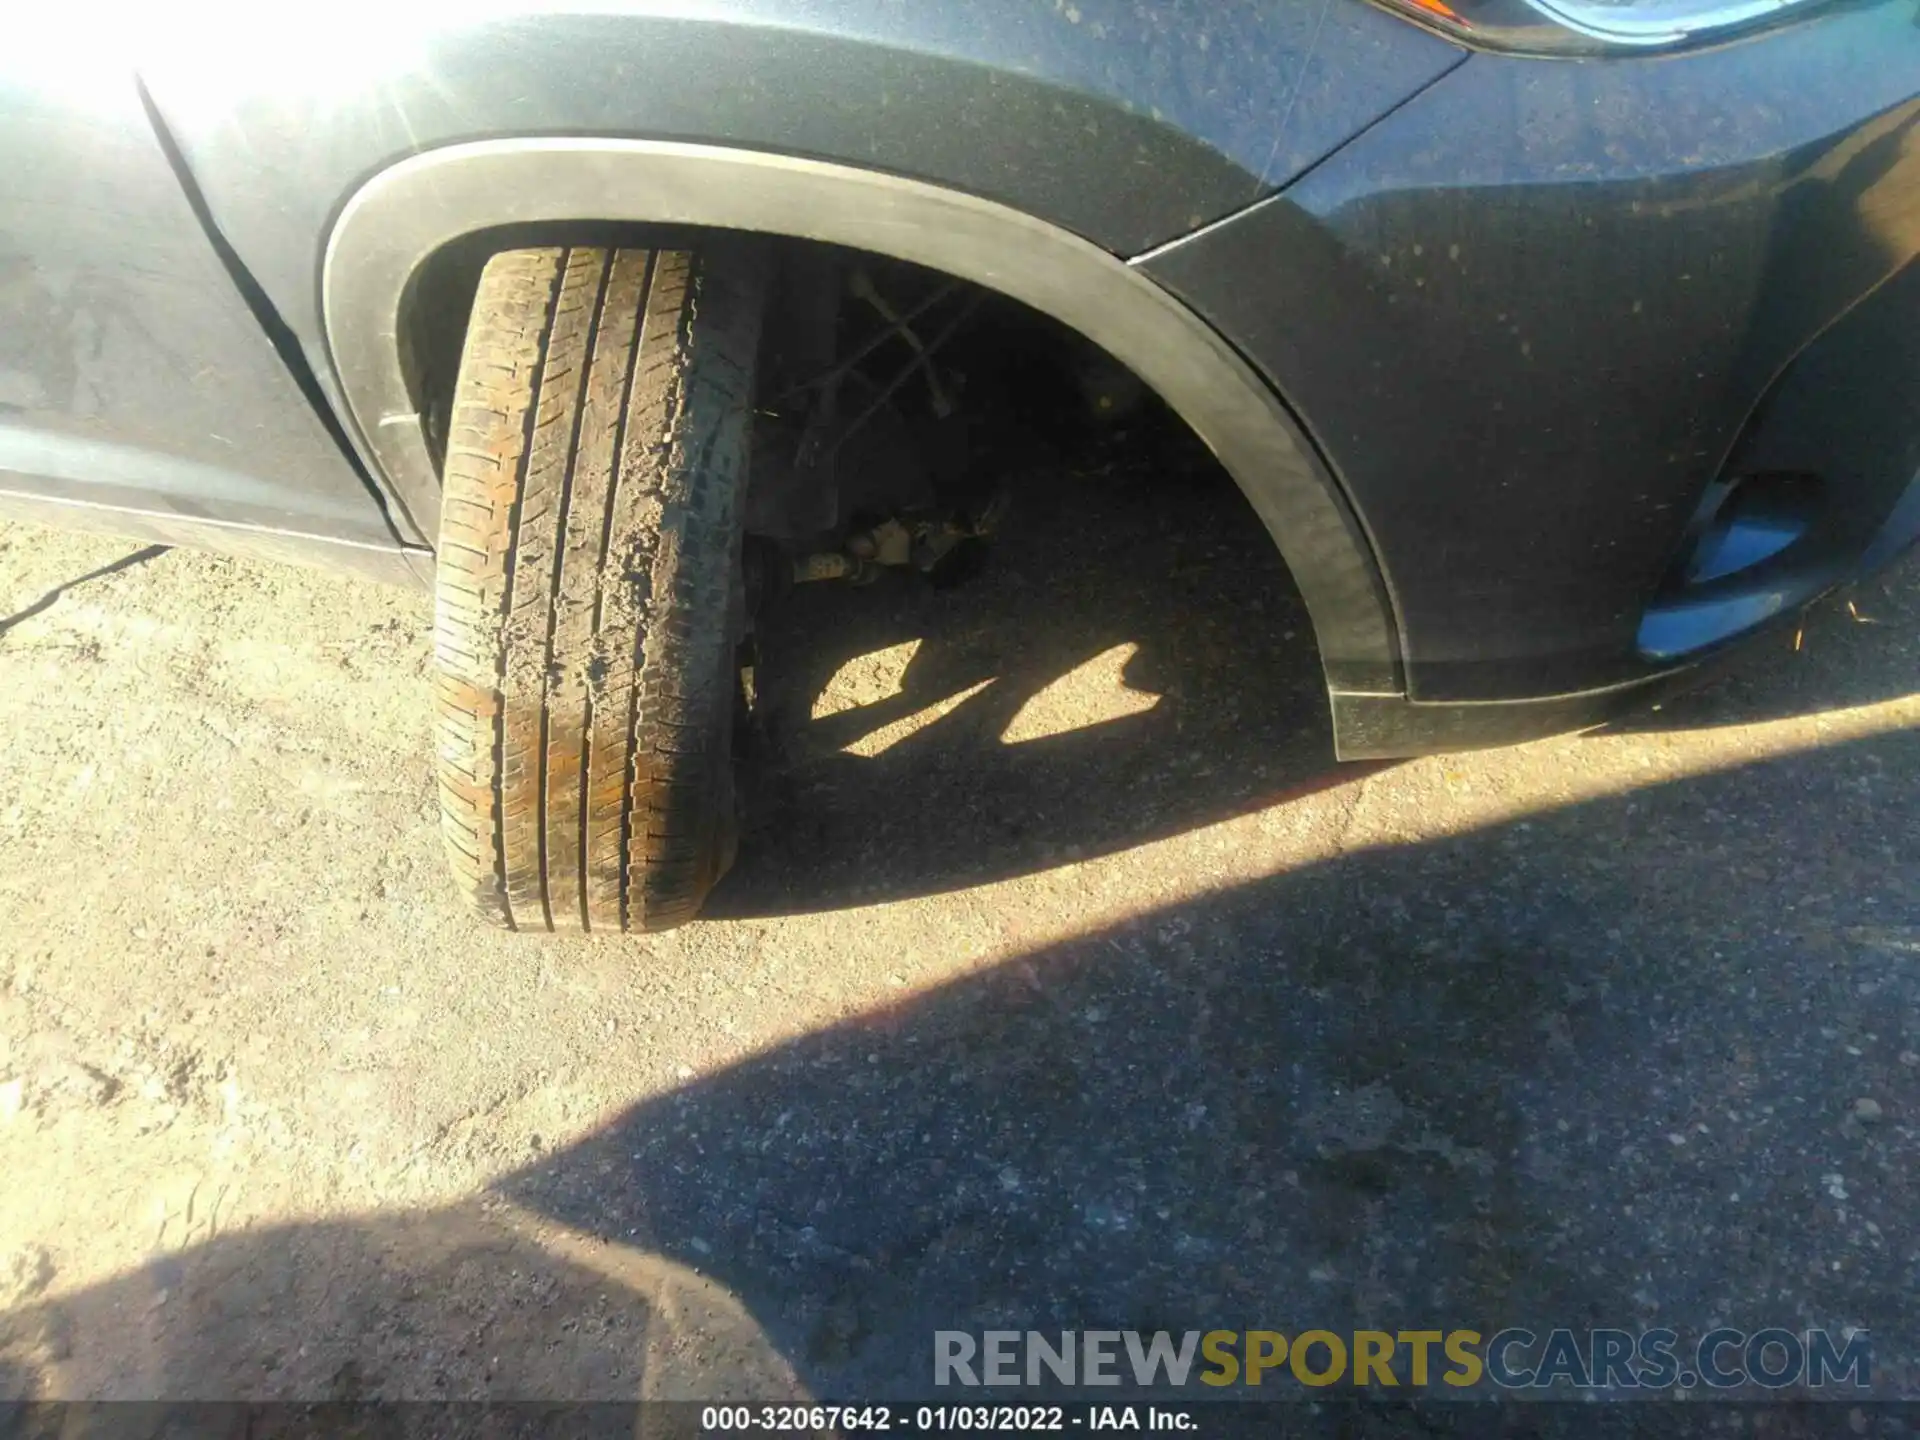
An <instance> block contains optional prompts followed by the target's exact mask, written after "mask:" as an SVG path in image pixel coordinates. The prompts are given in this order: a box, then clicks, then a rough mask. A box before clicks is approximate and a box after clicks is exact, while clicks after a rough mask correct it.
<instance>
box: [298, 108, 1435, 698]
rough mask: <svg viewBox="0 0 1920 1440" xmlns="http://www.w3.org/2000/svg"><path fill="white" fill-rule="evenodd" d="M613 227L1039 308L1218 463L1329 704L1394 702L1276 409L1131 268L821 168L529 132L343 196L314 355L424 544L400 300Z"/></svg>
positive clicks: (1371, 605)
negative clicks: (320, 350) (483, 265)
mask: <svg viewBox="0 0 1920 1440" xmlns="http://www.w3.org/2000/svg"><path fill="white" fill-rule="evenodd" d="M587 220H592V221H633V222H646V223H661V224H677V225H694V226H710V227H718V228H723V229H732V230H745V231H753V232H758V233H764V234H770V235H785V236H792V237H796V238H802V239H809V240H819V241H826V242H830V243H833V244H837V245H845V246H850V247H854V248H858V249H863V250H869V251H873V252H876V253H879V254H882V255H888V256H892V257H894V258H896V259H901V260H907V261H911V262H914V263H916V264H920V265H925V266H928V267H930V268H932V269H936V270H941V271H945V272H946V273H948V274H950V275H954V276H957V277H959V278H961V279H964V280H968V281H972V282H973V283H975V284H978V285H982V286H985V287H987V288H989V289H992V290H996V291H999V292H1001V293H1002V294H1005V295H1008V296H1010V297H1012V298H1013V299H1016V300H1019V301H1021V302H1023V303H1025V304H1027V305H1030V306H1032V307H1033V308H1034V309H1036V310H1039V311H1041V312H1043V313H1044V314H1047V315H1049V316H1051V317H1053V318H1054V319H1056V320H1058V321H1060V322H1061V323H1062V324H1065V325H1067V326H1070V327H1071V328H1072V329H1074V330H1077V331H1078V332H1080V333H1081V334H1082V335H1084V336H1085V337H1086V338H1087V339H1089V340H1091V341H1093V342H1094V343H1095V344H1098V345H1100V346H1101V347H1102V348H1104V349H1105V350H1106V351H1107V352H1108V353H1109V354H1111V355H1112V356H1113V357H1114V358H1115V359H1117V360H1119V361H1121V362H1122V363H1123V364H1125V365H1127V366H1129V367H1130V368H1131V369H1132V370H1133V371H1134V372H1135V373H1136V374H1138V375H1139V376H1140V378H1141V379H1142V380H1144V381H1145V382H1146V383H1147V384H1148V385H1149V386H1151V387H1152V388H1153V389H1154V390H1155V391H1156V392H1158V394H1159V395H1160V397H1161V398H1162V399H1163V400H1165V401H1166V402H1167V404H1168V405H1169V406H1170V407H1171V408H1172V409H1173V410H1174V411H1175V412H1176V413H1178V414H1179V415H1180V416H1181V417H1182V418H1183V419H1184V420H1185V421H1186V422H1187V424H1188V425H1190V426H1191V427H1192V429H1193V430H1194V432H1195V433H1196V434H1197V435H1198V436H1199V437H1200V439H1201V440H1202V441H1203V442H1204V443H1205V444H1206V445H1207V446H1208V447H1209V448H1210V449H1211V450H1212V451H1213V452H1214V454H1215V455H1216V456H1218V457H1219V459H1220V461H1221V463H1222V464H1223V465H1224V466H1225V467H1226V469H1227V471H1228V473H1230V474H1231V475H1232V476H1233V478H1234V480H1235V481H1236V482H1237V483H1238V484H1239V486H1240V488H1241V490H1242V491H1243V492H1244V493H1245V494H1246V496H1247V498H1248V500H1249V501H1250V502H1251V503H1252V505H1253V508H1254V510H1255V511H1256V513H1258V514H1259V516H1260V518H1261V520H1262V521H1263V522H1264V523H1265V525H1266V527H1267V529H1268V531H1269V532H1270V533H1271V535H1272V536H1273V539H1274V541H1275V543H1276V544H1277V545H1278V546H1279V548H1280V552H1281V555H1282V558H1283V559H1284V560H1285V561H1286V564H1287V566H1288V568H1289V570H1291V572H1292V574H1293V578H1294V582H1295V583H1296V584H1297V585H1298V586H1299V589H1300V592H1301V595H1302V596H1303V598H1304V599H1305V601H1306V604H1307V609H1308V612H1309V614H1310V615H1311V617H1312V620H1313V626H1314V633H1315V637H1316V639H1317V641H1318V644H1319V648H1320V655H1321V660H1322V664H1323V666H1324V668H1325V671H1326V677H1327V682H1328V686H1329V689H1330V690H1331V691H1332V692H1333V693H1334V696H1335V699H1336V708H1337V706H1338V699H1339V697H1340V696H1341V695H1343V694H1345V695H1369V696H1389V695H1400V694H1403V693H1404V691H1403V687H1402V682H1401V676H1400V666H1399V647H1398V644H1397V640H1396V635H1397V630H1396V626H1395V624H1394V617H1393V611H1392V607H1391V604H1390V602H1389V600H1388V596H1387V591H1386V587H1385V585H1384V583H1383V581H1382V578H1381V574H1380V570H1379V567H1378V566H1377V564H1376V563H1375V561H1374V557H1373V555H1372V552H1371V549H1370V547H1369V546H1368V544H1367V542H1366V539H1365V537H1364V535H1363V534H1362V532H1361V530H1360V527H1359V525H1358V523H1357V522H1356V520H1355V518H1354V516H1353V514H1352V512H1351V510H1350V509H1349V507H1348V506H1347V504H1346V503H1345V501H1344V499H1343V498H1342V496H1341V495H1340V493H1339V490H1338V488H1337V487H1336V485H1335V483H1334V481H1333V479H1332V477H1331V476H1330V475H1329V474H1328V473H1327V471H1326V469H1325V467H1324V466H1323V465H1322V463H1321V462H1320V460H1319V459H1318V457H1317V455H1316V454H1315V452H1314V450H1313V447H1312V445H1311V443H1310V442H1309V441H1308V439H1307V438H1306V436H1305V435H1304V434H1303V433H1302V432H1301V430H1300V427H1299V426H1298V424H1297V423H1296V422H1295V420H1294V418H1293V416H1292V415H1291V414H1290V413H1289V412H1288V410H1287V408H1286V406H1285V405H1284V404H1283V403H1282V402H1281V400H1280V398H1279V397H1278V396H1276V395H1275V394H1274V392H1273V391H1272V389H1271V388H1269V386H1268V385H1267V383H1266V382H1265V381H1264V380H1262V379H1261V378H1260V377H1259V376H1258V375H1257V374H1256V373H1255V372H1254V371H1253V369H1252V368H1251V367H1250V366H1249V365H1248V364H1247V363H1246V362H1245V361H1244V360H1243V359H1242V358H1241V357H1240V355H1239V354H1238V352H1237V351H1235V350H1234V349H1233V347H1232V346H1230V345H1229V344H1228V343H1227V342H1226V341H1225V340H1223V339H1222V338H1221V337H1220V335H1219V334H1218V333H1217V332H1216V331H1215V330H1214V329H1213V328H1212V327H1211V326H1210V325H1208V324H1207V323H1206V322H1205V321H1204V320H1202V319H1201V318H1200V317H1199V316H1197V315H1196V314H1194V312H1193V311H1191V310H1190V309H1188V308H1187V306H1186V305H1185V304H1183V303H1182V302H1181V301H1180V300H1178V299H1176V298H1175V297H1174V296H1173V295H1171V294H1170V293H1169V292H1168V291H1166V290H1165V289H1163V288H1162V287H1161V286H1160V285H1159V284H1158V283H1157V282H1156V281H1154V280H1153V279H1152V278H1151V277H1150V276H1148V275H1147V274H1146V273H1144V272H1143V271H1141V270H1139V269H1136V268H1132V267H1130V266H1129V265H1127V263H1126V262H1125V261H1123V260H1122V259H1120V258H1119V257H1117V256H1115V255H1112V254H1110V253H1109V252H1107V251H1106V250H1103V249H1101V248H1100V247H1098V246H1097V245H1094V244H1092V243H1090V242H1089V241H1087V240H1084V239H1082V238H1081V237H1079V236H1077V235H1074V234H1072V233H1071V232H1069V231H1066V230H1063V229H1061V228H1059V227H1057V226H1054V225H1051V224H1048V223H1047V222H1046V221H1043V220H1039V219H1037V218H1035V217H1033V216H1031V215H1028V214H1025V213H1023V212H1021V211H1018V210H1015V209H1012V208H1009V207H1007V206H1005V205H1001V204H998V203H996V202H993V201H990V200H985V199H981V198H980V197H978V196H974V195H969V194H965V193H962V192H959V191H955V190H949V189H945V188H943V187H940V186H936V185H930V184H927V183H924V182H922V181H917V180H911V179H907V178H904V177H900V176H896V175H889V174H885V173H881V172H877V171H871V170H863V169H859V168H856V167H852V166H846V165H838V164H832V163H828V162H825V161H818V160H810V159H803V158H797V157H793V156H787V155H778V154H772V153H768V152H764V151H757V150H743V149H737V148H732V147H722V146H711V145H696V144H684V143H679V142H672V141H652V140H623V139H597V138H568V137H528V138H516V139H502V140H485V141H476V142H473V143H469V144H459V145H450V146H446V147H444V148H439V149H433V150H428V151H425V152H423V153H421V154H418V155H415V156H412V157H410V158H408V159H406V160H403V161H400V162H399V163H397V164H395V165H393V166H391V167H389V168H387V169H385V170H382V171H380V172H379V173H378V174H376V175H374V176H373V177H372V178H371V179H370V180H368V181H367V182H366V183H365V184H364V185H363V186H362V187H361V188H360V189H359V190H358V191H357V192H355V193H354V194H353V196H352V197H351V198H350V199H349V200H348V201H347V203H346V205H345V206H344V207H343V208H342V210H341V211H340V214H339V217H338V219H337V221H336V222H335V224H334V226H333V229H332V232H331V234H330V236H329V237H328V242H327V248H326V255H325V259H324V262H323V266H322V274H321V305H322V315H323V320H324V324H325V333H326V345H327V354H328V359H329V361H330V363H331V364H332V366H333V369H334V372H335V375H336V377H337V379H338V382H339V386H340V393H341V395H342V396H343V397H344V398H345V401H346V404H347V409H348V420H349V422H350V427H351V429H352V431H353V432H354V437H355V439H356V441H357V443H358V444H359V446H360V448H361V451H362V454H363V457H364V458H365V459H366V460H367V462H368V463H369V464H370V465H372V466H374V467H376V468H377V469H378V470H379V471H381V472H383V473H384V474H385V475H386V477H387V478H388V480H389V481H390V483H391V484H392V486H393V488H394V490H395V492H396V493H397V494H398V495H399V497H400V498H401V500H402V501H403V502H404V503H405V505H406V506H407V508H408V509H409V511H411V512H412V514H413V517H414V519H415V520H416V521H417V522H419V523H420V524H421V525H422V527H423V529H424V530H425V531H426V532H427V533H428V534H431V533H432V532H433V530H434V528H435V518H436V516H437V514H438V511H439V493H440V485H439V479H438V476H437V475H436V474H435V473H434V468H433V464H432V460H431V457H430V454H429V451H428V447H427V442H426V437H425V435H424V432H423V430H422V428H421V423H420V417H419V415H418V414H417V413H416V410H415V402H414V400H413V398H412V394H411V390H410V387H409V385H408V383H407V376H406V372H405V368H404V361H403V357H402V354H401V345H400V338H399V336H400V322H401V310H402V306H403V304H404V302H405V297H406V293H407V287H408V285H409V283H410V282H411V280H412V279H413V277H414V276H415V274H416V273H417V272H418V271H419V270H420V268H421V267H422V266H423V265H424V264H425V263H426V262H427V261H428V260H429V259H430V258H431V257H432V256H433V255H434V254H435V253H436V252H438V251H439V250H440V249H441V248H442V247H444V246H446V245H448V244H450V243H452V242H454V241H456V240H459V239H460V238H462V237H463V236H465V235H469V234H473V233H475V232H477V231H481V230H487V229H492V228H494V227H496V226H503V225H525V224H542V223H557V222H571V221H587Z"/></svg>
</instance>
